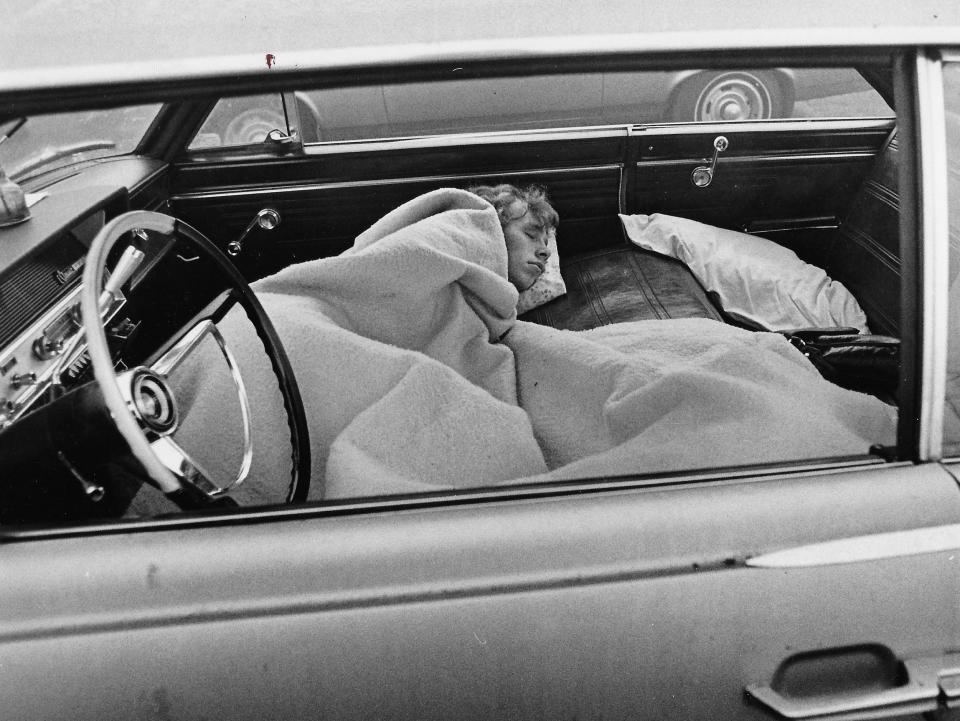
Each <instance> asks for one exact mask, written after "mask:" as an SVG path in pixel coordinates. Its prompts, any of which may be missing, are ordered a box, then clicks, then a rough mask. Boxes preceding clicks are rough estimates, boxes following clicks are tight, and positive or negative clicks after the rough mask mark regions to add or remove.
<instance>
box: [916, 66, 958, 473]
mask: <svg viewBox="0 0 960 721" xmlns="http://www.w3.org/2000/svg"><path fill="white" fill-rule="evenodd" d="M915 79H916V88H917V114H918V116H919V120H918V123H917V143H918V151H919V153H918V159H919V163H920V172H919V176H920V217H921V226H922V228H921V238H920V242H921V246H920V266H921V273H920V276H921V284H922V288H921V300H922V308H921V311H920V312H921V327H920V329H919V331H920V344H921V352H922V364H921V367H920V376H921V377H920V388H921V390H920V408H919V419H918V420H919V434H918V438H919V444H918V448H917V452H918V456H919V459H920V460H921V461H936V460H940V458H941V457H942V455H943V404H944V402H945V399H946V374H947V371H946V365H947V333H948V331H947V313H948V311H949V302H948V301H949V299H948V288H949V275H948V268H949V260H950V243H949V226H948V222H949V221H948V209H949V204H948V198H947V179H948V171H947V141H946V129H945V126H944V112H945V109H944V99H943V66H942V63H941V61H940V58H939V56H938V55H937V54H935V53H931V52H927V51H924V52H920V53H918V55H917V62H916V66H915Z"/></svg>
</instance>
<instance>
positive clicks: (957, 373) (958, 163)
mask: <svg viewBox="0 0 960 721" xmlns="http://www.w3.org/2000/svg"><path fill="white" fill-rule="evenodd" d="M943 91H944V92H943V97H944V104H945V107H946V118H945V121H946V133H947V168H948V185H947V193H948V196H947V197H948V203H949V208H950V210H949V213H950V311H949V312H950V316H949V323H950V325H949V328H950V336H949V346H948V360H947V389H946V391H947V398H946V408H945V409H944V439H943V440H944V453H945V454H946V455H948V456H960V63H948V64H946V65H945V66H944V88H943Z"/></svg>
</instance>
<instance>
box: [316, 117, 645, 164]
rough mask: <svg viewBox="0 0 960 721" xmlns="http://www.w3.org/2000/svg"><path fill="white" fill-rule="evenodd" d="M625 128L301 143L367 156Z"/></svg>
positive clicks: (624, 131)
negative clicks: (365, 154)
mask: <svg viewBox="0 0 960 721" xmlns="http://www.w3.org/2000/svg"><path fill="white" fill-rule="evenodd" d="M628 134H629V128H628V126H626V125H596V126H586V127H582V128H581V127H570V128H557V129H551V130H543V129H531V130H492V131H488V132H479V133H437V134H435V135H417V136H413V137H403V138H358V139H356V140H325V141H322V142H319V143H309V144H304V146H303V152H304V155H306V156H308V157H309V156H313V155H330V154H340V153H366V152H382V151H389V150H418V149H424V148H448V147H456V146H460V145H464V144H465V143H468V144H469V145H495V144H504V143H529V142H531V141H532V142H549V141H563V140H585V139H586V140H590V139H598V138H618V137H627V136H628Z"/></svg>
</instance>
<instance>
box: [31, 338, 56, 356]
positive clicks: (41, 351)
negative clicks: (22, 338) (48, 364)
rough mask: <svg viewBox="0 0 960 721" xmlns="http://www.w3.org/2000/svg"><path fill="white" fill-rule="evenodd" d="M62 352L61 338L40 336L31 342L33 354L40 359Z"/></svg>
mask: <svg viewBox="0 0 960 721" xmlns="http://www.w3.org/2000/svg"><path fill="white" fill-rule="evenodd" d="M61 353H63V338H47V337H45V336H40V337H39V338H37V339H36V340H35V341H34V342H33V354H34V355H35V356H37V358H39V359H40V360H50V359H51V358H56V357H57V356H58V355H60V354H61Z"/></svg>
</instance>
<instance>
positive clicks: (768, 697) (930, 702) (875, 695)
mask: <svg viewBox="0 0 960 721" xmlns="http://www.w3.org/2000/svg"><path fill="white" fill-rule="evenodd" d="M877 648H883V647H877ZM884 650H886V649H884ZM886 651H887V653H890V652H889V651H888V650H886ZM891 656H892V653H891ZM787 662H789V659H788V661H787ZM787 662H785V664H786V663H787ZM898 663H899V662H898ZM899 665H900V666H901V668H902V670H903V672H904V674H905V675H904V677H903V678H901V679H899V681H900V682H898V683H897V684H896V685H894V686H892V687H889V688H884V689H881V690H879V691H878V690H876V688H875V687H872V688H869V689H867V688H864V689H845V690H843V691H840V692H837V693H811V694H809V695H804V694H798V693H791V692H789V691H787V690H786V689H785V688H783V687H782V684H780V683H778V682H779V681H780V680H781V673H780V671H779V670H778V672H777V674H775V675H774V680H773V682H772V683H771V684H770V685H767V686H764V685H760V684H751V685H750V686H747V687H746V689H745V692H746V694H747V698H748V699H751V700H753V701H754V702H755V703H757V704H759V705H760V706H763V707H764V708H766V709H767V710H768V711H772V712H773V713H774V714H776V716H777V717H778V718H787V719H801V720H803V721H811V720H817V719H824V720H825V719H827V718H829V719H830V721H865V720H866V719H874V718H883V717H887V716H893V715H896V716H899V715H902V714H918V713H926V712H929V711H936V710H937V709H938V708H948V709H952V708H958V707H960V654H950V655H947V656H937V657H932V658H919V659H911V660H907V661H903V662H902V664H899ZM782 668H783V666H781V669H782Z"/></svg>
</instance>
